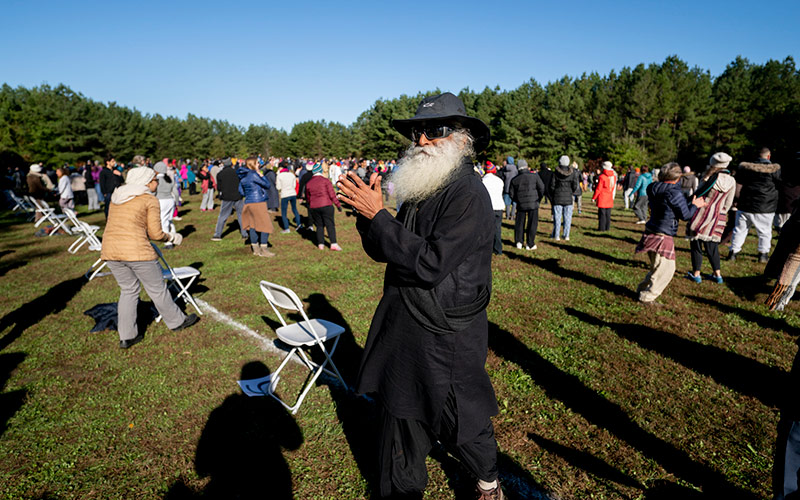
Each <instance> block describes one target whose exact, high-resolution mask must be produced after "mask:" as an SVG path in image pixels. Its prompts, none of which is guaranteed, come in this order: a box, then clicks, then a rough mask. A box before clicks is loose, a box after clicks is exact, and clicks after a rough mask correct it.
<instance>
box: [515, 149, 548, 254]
mask: <svg viewBox="0 0 800 500" xmlns="http://www.w3.org/2000/svg"><path fill="white" fill-rule="evenodd" d="M518 168H519V174H518V175H517V176H516V177H514V180H512V181H511V185H510V186H509V188H508V193H509V195H510V196H511V200H512V201H514V203H516V204H517V218H516V219H515V220H514V240H515V242H516V244H517V248H520V249H521V248H522V247H523V243H524V244H525V245H524V246H525V250H536V230H537V229H538V228H539V200H541V199H542V197H543V196H544V194H545V187H544V182H542V179H540V178H539V174H537V173H535V172H531V171H530V168H529V167H528V162H527V161H525V160H520V161H519V165H518Z"/></svg>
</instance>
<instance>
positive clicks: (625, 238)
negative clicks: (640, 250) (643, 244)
mask: <svg viewBox="0 0 800 500" xmlns="http://www.w3.org/2000/svg"><path fill="white" fill-rule="evenodd" d="M583 234H584V235H586V236H591V237H593V238H606V239H609V240H617V241H621V242H623V243H630V244H631V245H636V244H638V243H639V239H640V238H634V237H632V236H616V235H613V234H611V233H601V232H597V231H586V232H585V233H583Z"/></svg>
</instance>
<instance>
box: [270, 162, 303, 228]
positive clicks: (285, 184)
mask: <svg viewBox="0 0 800 500" xmlns="http://www.w3.org/2000/svg"><path fill="white" fill-rule="evenodd" d="M275 187H276V188H277V189H278V193H279V195H280V198H281V221H282V222H283V232H284V233H288V232H289V218H288V217H287V216H286V209H287V208H289V205H290V204H291V205H292V212H294V223H295V226H297V229H300V228H301V223H300V212H298V211H297V176H296V175H294V172H292V170H291V169H290V168H289V163H288V162H287V161H286V160H283V161H282V162H281V164H280V167H279V171H278V175H277V176H276V177H275Z"/></svg>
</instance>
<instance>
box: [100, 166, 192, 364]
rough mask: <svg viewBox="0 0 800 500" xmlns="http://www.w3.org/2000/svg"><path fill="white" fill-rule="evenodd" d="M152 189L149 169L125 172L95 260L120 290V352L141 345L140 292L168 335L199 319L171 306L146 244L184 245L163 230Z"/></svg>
mask: <svg viewBox="0 0 800 500" xmlns="http://www.w3.org/2000/svg"><path fill="white" fill-rule="evenodd" d="M157 185H158V180H157V179H156V172H155V171H154V170H153V169H151V168H148V167H137V168H134V169H131V170H130V172H128V177H127V178H126V181H125V184H123V185H122V186H120V187H118V188H117V189H115V190H114V194H113V195H111V204H110V208H109V211H108V221H107V223H106V229H105V231H104V233H103V248H102V251H101V253H100V257H101V258H102V259H103V260H104V261H105V262H106V265H107V266H108V268H109V269H110V270H111V273H112V274H113V275H114V279H116V280H117V284H119V288H120V295H119V304H118V310H117V314H118V317H117V327H118V330H119V346H120V348H122V349H127V348H128V347H130V346H132V345H134V344H137V343H139V342H141V341H142V340H143V339H144V335H143V334H137V326H136V308H137V304H138V303H139V290H140V288H141V287H142V286H143V287H144V290H145V291H146V292H147V295H149V296H150V298H151V299H152V300H153V304H154V305H155V306H156V309H157V310H158V312H159V314H161V317H162V318H163V319H164V324H166V325H167V327H169V328H170V329H172V330H173V331H178V330H182V329H184V328H186V327H188V326H191V325H193V324H195V323H197V321H198V319H199V318H198V317H197V315H196V314H190V315H188V316H186V315H185V314H184V313H183V312H182V311H181V310H180V309H179V308H178V306H177V305H176V304H175V302H174V301H173V300H172V296H171V295H170V294H169V291H168V290H167V285H166V283H165V282H164V278H163V277H162V275H161V267H160V266H159V265H158V256H157V255H156V252H155V250H153V247H152V246H151V245H150V240H155V241H166V242H168V243H172V244H174V245H180V244H181V242H182V240H183V238H182V236H181V235H180V234H178V233H175V232H173V233H165V232H164V231H163V230H162V226H161V216H160V213H161V210H160V206H159V203H158V200H157V199H156V197H155V196H154V195H153V192H154V191H155V190H156V186H157Z"/></svg>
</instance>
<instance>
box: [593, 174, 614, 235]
mask: <svg viewBox="0 0 800 500" xmlns="http://www.w3.org/2000/svg"><path fill="white" fill-rule="evenodd" d="M616 194H617V173H616V172H614V165H612V164H611V162H610V161H604V162H603V173H601V174H600V179H599V180H598V181H597V187H596V188H595V190H594V196H592V201H593V202H595V203H596V204H597V219H598V225H597V230H598V231H608V230H609V229H610V228H611V209H612V208H613V207H614V195H616Z"/></svg>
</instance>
